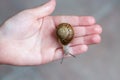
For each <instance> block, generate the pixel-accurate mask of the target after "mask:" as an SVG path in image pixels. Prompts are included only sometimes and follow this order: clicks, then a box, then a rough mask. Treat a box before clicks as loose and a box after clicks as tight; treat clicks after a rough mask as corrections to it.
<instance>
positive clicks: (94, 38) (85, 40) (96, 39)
mask: <svg viewBox="0 0 120 80" xmlns="http://www.w3.org/2000/svg"><path fill="white" fill-rule="evenodd" d="M100 41H101V37H100V35H98V34H95V35H89V36H85V37H78V38H74V39H73V41H72V42H71V43H70V45H71V46H72V45H83V44H84V45H87V44H97V43H100Z"/></svg>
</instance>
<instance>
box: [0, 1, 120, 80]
mask: <svg viewBox="0 0 120 80" xmlns="http://www.w3.org/2000/svg"><path fill="white" fill-rule="evenodd" d="M47 1H48V0H0V23H2V22H3V21H4V20H6V19H8V18H9V17H11V16H13V15H14V14H16V13H18V12H19V11H21V10H24V9H27V8H32V7H35V6H38V5H41V4H43V3H45V2H47ZM62 14H64V15H79V16H86V15H90V16H94V17H95V18H96V20H97V23H98V24H100V25H102V27H103V33H102V43H101V44H99V45H93V46H90V47H89V50H88V52H86V53H85V54H82V55H79V56H78V57H79V62H78V61H76V60H75V59H74V58H67V59H65V60H64V62H63V64H62V65H61V64H60V61H55V62H52V63H49V64H45V65H40V66H33V67H16V66H7V65H0V80H120V31H119V30H120V26H119V25H120V0H57V6H56V10H55V12H54V13H53V14H52V15H62Z"/></svg>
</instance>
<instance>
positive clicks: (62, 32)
mask: <svg viewBox="0 0 120 80" xmlns="http://www.w3.org/2000/svg"><path fill="white" fill-rule="evenodd" d="M56 35H57V37H58V40H59V42H60V43H61V45H62V48H63V52H64V53H63V55H64V56H66V55H71V56H73V57H75V55H73V54H71V53H70V51H69V45H68V44H69V43H70V42H71V41H72V40H73V37H74V30H73V27H72V26H71V25H70V24H68V23H61V24H59V25H58V26H57V29H56ZM64 56H63V57H62V61H61V63H62V62H63V59H64Z"/></svg>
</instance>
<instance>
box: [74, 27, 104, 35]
mask: <svg viewBox="0 0 120 80" xmlns="http://www.w3.org/2000/svg"><path fill="white" fill-rule="evenodd" d="M73 29H74V33H75V36H74V37H80V36H86V35H91V34H100V33H101V32H102V28H101V26H100V25H92V26H87V27H86V26H75V27H73Z"/></svg>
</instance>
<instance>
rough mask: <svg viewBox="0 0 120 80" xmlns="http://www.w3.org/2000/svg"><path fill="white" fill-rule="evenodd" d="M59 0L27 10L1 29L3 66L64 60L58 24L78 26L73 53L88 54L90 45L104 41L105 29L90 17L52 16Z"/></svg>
mask: <svg viewBox="0 0 120 80" xmlns="http://www.w3.org/2000/svg"><path fill="white" fill-rule="evenodd" d="M55 5H56V3H55V0H50V1H49V2H48V3H46V4H44V5H43V6H40V7H36V8H33V9H27V10H24V11H22V12H20V13H18V14H17V15H15V16H13V17H12V18H10V19H8V20H7V21H5V22H4V23H3V25H2V26H1V28H0V63H1V64H11V65H39V64H44V63H48V62H51V61H53V60H57V59H60V58H61V57H62V54H63V53H62V48H61V45H60V44H59V43H58V41H57V38H56V34H55V31H56V25H58V24H60V23H62V22H66V23H70V24H71V25H72V26H73V27H74V31H75V36H74V39H73V41H72V42H71V43H70V46H71V47H70V48H71V50H72V54H73V55H76V54H81V53H84V52H86V51H87V49H88V46H87V45H89V44H95V43H99V42H100V35H99V34H100V33H101V32H102V29H101V27H100V26H99V25H98V24H95V19H94V18H93V17H90V16H82V17H79V16H48V15H50V14H51V13H52V12H53V11H54V8H55Z"/></svg>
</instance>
